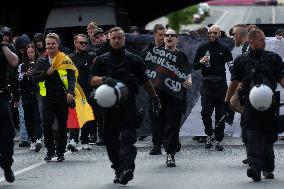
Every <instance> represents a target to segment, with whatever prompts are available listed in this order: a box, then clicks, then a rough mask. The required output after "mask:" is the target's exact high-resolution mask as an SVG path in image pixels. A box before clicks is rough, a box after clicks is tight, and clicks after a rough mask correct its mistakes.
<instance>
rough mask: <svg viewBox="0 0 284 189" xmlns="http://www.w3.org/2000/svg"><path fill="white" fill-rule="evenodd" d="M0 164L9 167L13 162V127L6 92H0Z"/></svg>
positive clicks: (4, 167)
mask: <svg viewBox="0 0 284 189" xmlns="http://www.w3.org/2000/svg"><path fill="white" fill-rule="evenodd" d="M0 120H1V126H0V154H1V155H0V166H1V168H2V169H6V168H10V167H11V166H12V163H13V153H14V149H13V147H14V141H13V139H14V137H15V129H14V126H13V122H12V115H11V111H10V107H9V96H8V94H0Z"/></svg>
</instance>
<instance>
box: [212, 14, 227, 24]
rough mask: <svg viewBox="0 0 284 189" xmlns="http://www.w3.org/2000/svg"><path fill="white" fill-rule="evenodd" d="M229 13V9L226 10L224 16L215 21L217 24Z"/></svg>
mask: <svg viewBox="0 0 284 189" xmlns="http://www.w3.org/2000/svg"><path fill="white" fill-rule="evenodd" d="M227 14H228V11H225V12H224V13H223V14H222V16H221V17H220V18H219V19H218V20H217V21H216V22H215V24H216V25H219V24H220V23H221V21H222V20H223V19H224V17H225V16H226V15H227Z"/></svg>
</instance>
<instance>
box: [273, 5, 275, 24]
mask: <svg viewBox="0 0 284 189" xmlns="http://www.w3.org/2000/svg"><path fill="white" fill-rule="evenodd" d="M272 24H275V6H272Z"/></svg>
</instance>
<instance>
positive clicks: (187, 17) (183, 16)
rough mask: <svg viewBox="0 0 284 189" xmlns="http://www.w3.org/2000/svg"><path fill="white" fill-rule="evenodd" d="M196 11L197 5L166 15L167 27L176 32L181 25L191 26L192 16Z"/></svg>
mask: <svg viewBox="0 0 284 189" xmlns="http://www.w3.org/2000/svg"><path fill="white" fill-rule="evenodd" d="M197 9H198V8H197V5H193V6H190V7H187V8H184V9H181V10H178V11H176V12H173V13H170V14H168V15H167V16H166V17H167V18H168V19H169V27H170V28H173V29H174V30H176V31H177V32H178V31H179V30H180V27H181V25H187V24H191V23H192V16H193V14H195V13H197Z"/></svg>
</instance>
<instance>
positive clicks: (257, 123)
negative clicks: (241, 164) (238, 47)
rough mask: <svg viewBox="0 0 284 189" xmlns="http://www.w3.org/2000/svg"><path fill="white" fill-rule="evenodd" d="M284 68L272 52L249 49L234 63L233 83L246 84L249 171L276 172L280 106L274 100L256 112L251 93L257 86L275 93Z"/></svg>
mask: <svg viewBox="0 0 284 189" xmlns="http://www.w3.org/2000/svg"><path fill="white" fill-rule="evenodd" d="M283 70H284V66H283V62H282V59H281V57H280V56H279V55H277V54H275V53H272V52H269V51H253V50H251V49H249V52H248V53H245V54H243V55H241V56H239V57H237V58H236V59H235V61H234V66H233V69H232V75H231V80H232V81H233V80H238V81H239V82H243V86H242V93H243V98H244V106H245V109H244V113H243V114H242V115H243V126H244V132H243V134H244V135H245V136H244V137H243V138H244V140H245V142H246V144H247V157H248V163H249V165H250V167H255V168H257V169H258V170H263V171H266V172H272V171H273V170H274V158H275V157H274V151H273V144H274V142H276V141H277V108H278V107H277V106H276V103H275V100H276V99H274V101H273V104H272V105H271V107H270V108H269V109H268V110H266V111H257V110H256V109H254V108H253V107H252V105H251V104H250V101H249V92H250V90H251V88H252V87H253V86H254V85H255V84H257V83H263V84H266V85H267V86H269V87H270V88H271V89H272V91H273V92H274V93H275V89H276V85H277V82H278V81H279V80H280V79H281V78H283V77H284V71H283Z"/></svg>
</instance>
